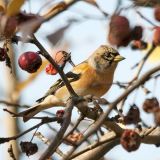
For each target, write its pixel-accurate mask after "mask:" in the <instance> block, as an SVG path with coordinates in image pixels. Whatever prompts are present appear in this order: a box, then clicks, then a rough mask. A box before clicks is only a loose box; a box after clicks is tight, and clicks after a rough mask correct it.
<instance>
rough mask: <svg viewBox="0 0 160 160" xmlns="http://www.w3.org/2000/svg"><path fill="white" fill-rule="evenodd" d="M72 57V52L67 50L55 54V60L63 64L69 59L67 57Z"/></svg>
mask: <svg viewBox="0 0 160 160" xmlns="http://www.w3.org/2000/svg"><path fill="white" fill-rule="evenodd" d="M69 57H70V54H69V53H67V52H65V51H58V52H57V53H55V55H54V60H55V61H56V62H57V64H58V65H60V66H62V65H64V63H65V62H66V61H67V58H69Z"/></svg>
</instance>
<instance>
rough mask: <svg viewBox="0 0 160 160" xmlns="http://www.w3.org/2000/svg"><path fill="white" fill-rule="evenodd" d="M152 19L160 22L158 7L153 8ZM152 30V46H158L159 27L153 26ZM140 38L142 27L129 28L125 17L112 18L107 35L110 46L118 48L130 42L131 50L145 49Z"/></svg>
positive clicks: (159, 42)
mask: <svg viewBox="0 0 160 160" xmlns="http://www.w3.org/2000/svg"><path fill="white" fill-rule="evenodd" d="M154 17H155V19H156V20H157V21H160V6H156V7H155V9H154ZM153 30H154V34H153V40H152V41H153V44H154V45H160V27H159V26H155V27H154V28H153ZM142 36H143V27H142V26H135V27H133V28H131V27H130V24H129V20H128V19H127V18H126V17H125V16H121V15H119V14H116V15H113V16H112V18H111V21H110V29H109V34H108V40H109V42H110V44H112V45H116V46H118V47H120V46H127V45H128V44H129V43H130V42H131V41H132V44H131V46H132V49H145V48H147V43H146V42H144V41H143V40H142Z"/></svg>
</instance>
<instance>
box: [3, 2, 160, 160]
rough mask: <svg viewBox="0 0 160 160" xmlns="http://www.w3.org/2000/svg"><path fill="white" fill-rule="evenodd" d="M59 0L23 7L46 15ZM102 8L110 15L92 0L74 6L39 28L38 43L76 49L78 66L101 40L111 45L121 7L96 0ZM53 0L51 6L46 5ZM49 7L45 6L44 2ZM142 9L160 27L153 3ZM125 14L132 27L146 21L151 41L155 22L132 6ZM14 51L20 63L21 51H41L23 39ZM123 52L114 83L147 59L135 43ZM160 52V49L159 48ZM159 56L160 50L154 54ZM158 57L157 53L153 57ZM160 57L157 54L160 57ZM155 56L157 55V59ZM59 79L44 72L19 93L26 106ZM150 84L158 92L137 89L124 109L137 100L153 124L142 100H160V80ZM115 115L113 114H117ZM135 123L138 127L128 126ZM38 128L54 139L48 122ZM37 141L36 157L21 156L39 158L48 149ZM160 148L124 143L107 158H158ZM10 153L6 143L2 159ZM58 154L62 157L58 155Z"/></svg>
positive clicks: (112, 91) (23, 126) (52, 49)
mask: <svg viewBox="0 0 160 160" xmlns="http://www.w3.org/2000/svg"><path fill="white" fill-rule="evenodd" d="M57 2H59V1H58V0H57V1H56V0H55V1H54V0H53V1H52V3H51V1H50V0H45V1H39V0H34V1H33V0H29V1H26V3H25V4H24V6H23V8H22V10H26V11H27V12H33V13H39V12H40V13H44V12H45V11H46V10H47V8H49V7H50V5H51V4H54V3H57ZM96 2H97V4H98V5H99V7H100V8H101V9H102V10H103V11H105V12H106V13H108V14H109V16H108V17H105V16H104V15H103V14H102V13H101V12H100V11H99V10H98V9H97V8H96V7H95V6H93V5H90V4H87V3H85V2H78V3H76V4H75V5H73V6H72V7H70V8H69V9H68V10H66V11H65V12H63V13H61V14H59V15H58V16H56V17H55V18H53V19H51V20H50V21H48V22H46V23H44V24H43V25H42V26H41V28H40V29H39V30H38V32H37V33H36V34H35V35H36V36H37V38H38V39H39V41H40V42H41V43H42V44H43V46H44V47H45V48H46V49H47V50H48V52H49V53H50V54H54V52H55V51H57V50H63V49H65V50H66V51H68V52H71V55H72V59H73V62H74V63H75V64H78V63H80V62H82V61H83V60H85V59H86V58H87V57H88V56H89V55H90V54H91V53H92V52H93V51H94V50H95V49H96V48H97V47H99V46H100V45H101V44H108V40H107V34H108V29H109V26H108V24H109V21H110V17H111V15H112V14H113V12H114V11H115V8H116V7H117V3H118V0H111V1H106V0H97V1H96ZM47 3H48V5H46V4H47ZM131 4H132V1H130V0H125V1H121V6H120V7H127V6H129V5H131ZM44 5H45V6H46V7H44V8H42V9H41V10H40V8H41V7H42V6H44ZM138 10H139V11H141V13H143V14H144V15H145V16H146V17H147V18H149V19H150V20H151V21H153V22H154V23H155V24H157V25H158V22H156V21H155V20H154V16H153V8H148V7H139V8H138ZM121 15H124V16H126V17H127V18H128V19H129V20H130V25H131V26H134V25H142V26H143V28H144V34H143V39H144V40H145V41H147V42H149V43H151V41H152V37H153V30H152V29H153V26H151V25H150V24H149V23H147V22H146V21H145V20H144V19H142V18H141V17H140V16H139V15H137V14H136V12H135V9H127V10H123V11H122V12H121ZM68 24H70V26H69V27H68V28H67V29H65V31H64V32H63V36H62V35H61V39H60V40H59V41H58V43H57V44H56V45H55V44H53V43H52V41H50V40H48V38H47V36H48V35H49V36H50V37H52V38H53V36H51V35H52V34H53V33H54V32H56V31H57V30H59V29H60V28H63V27H65V26H67V25H68ZM14 49H15V56H16V63H17V59H18V57H19V55H20V54H22V53H23V52H25V51H38V49H37V48H36V47H35V46H34V45H31V44H22V43H19V44H18V45H14ZM118 51H119V53H120V54H121V55H123V56H124V57H125V58H126V60H124V61H122V62H121V63H120V64H119V65H118V68H117V70H116V73H115V77H114V82H117V81H120V82H127V81H129V80H131V79H132V77H133V76H134V75H135V73H136V70H132V69H131V67H132V66H133V65H134V64H135V63H137V62H139V61H140V60H141V59H142V57H143V56H144V55H145V53H146V52H147V50H144V51H133V50H132V49H131V47H130V46H128V47H121V48H118ZM156 52H158V51H156ZM155 54H157V53H155ZM154 56H155V55H154ZM156 56H157V55H156ZM152 58H154V57H152ZM157 63H159V60H158V58H156V60H152V59H151V58H150V59H149V60H148V61H147V63H146V64H145V67H144V69H143V71H142V74H143V73H144V72H145V71H147V70H148V69H150V68H152V67H153V66H155V65H156V64H157ZM0 68H1V69H0V70H1V72H0V82H1V83H0V99H1V100H3V99H5V95H6V93H5V87H6V85H7V84H6V77H5V72H6V66H5V65H4V63H0ZM70 69H72V66H70V65H69V64H68V65H67V66H66V67H65V72H67V71H69V70H70ZM17 71H18V75H19V77H20V79H21V80H24V79H26V78H27V77H28V76H29V74H28V73H27V72H25V71H23V70H21V69H20V68H19V67H18V64H17ZM58 78H59V76H58V75H56V76H51V75H47V74H46V73H45V71H42V73H40V74H39V75H38V76H37V78H36V79H35V80H34V81H33V82H32V83H30V84H29V85H28V86H27V87H26V88H25V89H24V90H23V91H22V93H21V96H20V103H21V104H27V105H33V104H35V101H36V99H38V98H40V97H41V96H43V94H44V93H45V92H46V91H47V90H48V88H49V87H50V86H51V85H52V84H53V83H54V82H55V81H56V80H57V79H58ZM146 87H147V88H148V89H149V90H153V88H155V90H154V93H151V94H149V95H147V96H146V95H145V94H144V92H143V91H142V90H140V89H139V90H138V92H137V91H136V92H133V94H131V96H129V97H128V100H127V102H126V103H125V107H124V110H125V111H124V112H127V110H128V108H129V106H130V105H131V104H133V103H135V104H136V105H137V106H138V107H139V108H140V110H141V116H142V119H143V121H144V122H145V123H147V124H148V125H153V117H152V115H150V114H146V113H144V112H143V111H142V108H141V106H142V103H143V101H144V99H145V98H146V97H152V96H156V97H157V98H159V88H160V84H159V83H158V82H157V85H156V87H155V83H154V81H150V82H149V83H147V84H146ZM123 91H124V90H123V89H120V88H119V87H117V86H116V85H113V86H112V88H111V89H110V91H109V92H108V93H107V94H106V95H104V97H105V98H107V99H108V100H109V101H112V100H114V99H115V98H116V97H118V96H119V95H120V94H121V93H122V92H123ZM4 107H5V105H1V110H0V125H1V132H0V137H7V131H6V130H5V125H6V124H5V121H4V116H6V114H8V113H4V111H3V110H2V108H4ZM56 110H57V109H56V108H54V109H53V108H52V109H50V110H49V111H51V112H52V113H56ZM19 111H22V109H19ZM77 114H78V113H77V111H76V109H75V110H74V112H73V118H72V121H73V122H74V120H75V119H76V117H77ZM113 114H114V113H113ZM40 115H44V113H40ZM18 123H19V129H20V130H21V131H22V130H24V129H26V128H28V127H29V126H32V125H33V124H36V123H37V121H36V120H35V121H34V120H32V121H29V122H27V123H23V122H22V119H20V120H19V122H18ZM87 124H88V122H84V123H83V125H84V126H81V128H82V129H84V128H85V126H87ZM52 127H55V128H57V129H58V128H59V125H58V124H56V123H53V125H52ZM129 127H131V128H132V127H133V126H129ZM39 131H40V132H41V133H42V134H43V135H45V136H46V137H48V138H52V137H53V136H54V134H55V132H54V131H51V130H50V129H49V128H48V127H47V126H46V125H45V126H43V127H40V128H39ZM33 133H34V132H31V133H29V134H27V135H25V136H23V137H22V138H21V139H19V140H18V142H20V141H21V140H22V141H27V140H30V139H31V137H32V135H33ZM34 142H36V143H38V146H39V152H38V153H37V154H35V155H33V156H30V157H29V158H28V157H27V156H25V155H24V154H22V155H21V157H20V159H22V160H27V159H30V160H33V159H37V157H38V156H39V155H40V154H41V153H42V152H43V151H44V149H46V148H47V146H46V145H45V144H43V143H42V142H41V141H40V140H39V139H37V138H34ZM62 149H65V150H66V149H67V146H65V145H64V146H62ZM159 152H160V148H157V147H155V146H154V145H144V144H141V146H140V148H139V149H138V150H137V151H135V152H132V153H128V152H127V151H125V150H124V149H123V148H122V147H121V146H120V145H119V146H117V147H115V148H113V149H112V150H111V151H110V152H109V153H108V154H107V155H106V158H107V159H110V160H128V159H130V160H135V159H141V160H144V159H145V160H150V159H154V160H158V159H160V154H159ZM6 155H7V148H6V144H2V145H0V159H5V156H6ZM54 158H55V159H56V158H57V155H56V156H55V157H54Z"/></svg>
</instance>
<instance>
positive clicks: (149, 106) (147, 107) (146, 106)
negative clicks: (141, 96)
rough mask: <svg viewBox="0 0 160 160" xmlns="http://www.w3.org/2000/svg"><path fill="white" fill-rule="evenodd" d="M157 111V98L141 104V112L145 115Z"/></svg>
mask: <svg viewBox="0 0 160 160" xmlns="http://www.w3.org/2000/svg"><path fill="white" fill-rule="evenodd" d="M158 109H159V102H158V100H157V98H155V97H153V98H148V99H146V100H145V101H144V103H143V110H144V111H145V112H147V113H153V112H156V111H157V110H158Z"/></svg>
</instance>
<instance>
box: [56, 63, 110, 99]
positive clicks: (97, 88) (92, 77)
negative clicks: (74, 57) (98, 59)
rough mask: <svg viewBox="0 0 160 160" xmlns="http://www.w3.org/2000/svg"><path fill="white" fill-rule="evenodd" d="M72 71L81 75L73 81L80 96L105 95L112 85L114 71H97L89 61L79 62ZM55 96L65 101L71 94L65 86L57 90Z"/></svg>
mask: <svg viewBox="0 0 160 160" xmlns="http://www.w3.org/2000/svg"><path fill="white" fill-rule="evenodd" d="M72 72H73V73H75V74H80V75H81V76H80V78H79V79H78V80H76V81H74V82H72V83H71V85H72V87H73V89H74V91H75V92H76V93H77V94H78V95H80V96H84V95H88V94H92V95H95V96H98V97H100V96H102V95H104V94H105V93H106V92H107V91H108V89H109V88H110V87H111V85H112V81H113V73H112V72H108V73H107V72H106V73H97V71H96V70H95V69H93V68H92V67H91V66H90V65H89V64H88V63H87V62H83V63H81V64H79V65H78V66H76V67H75V68H74V69H73V71H72ZM55 96H56V97H57V98H60V99H62V100H63V101H65V100H67V99H68V98H69V96H70V95H69V93H68V91H67V89H66V87H65V86H63V87H61V88H60V89H58V90H57V91H56V93H55Z"/></svg>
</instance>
